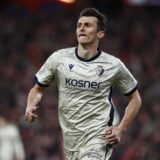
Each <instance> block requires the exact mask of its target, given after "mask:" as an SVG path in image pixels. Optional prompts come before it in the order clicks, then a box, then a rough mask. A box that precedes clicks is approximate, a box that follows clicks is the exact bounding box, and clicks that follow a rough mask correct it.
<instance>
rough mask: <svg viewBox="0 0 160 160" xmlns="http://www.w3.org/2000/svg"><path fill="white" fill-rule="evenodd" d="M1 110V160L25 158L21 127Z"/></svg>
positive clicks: (20, 159)
mask: <svg viewBox="0 0 160 160" xmlns="http://www.w3.org/2000/svg"><path fill="white" fill-rule="evenodd" d="M5 114H6V113H3V111H2V109H1V110H0V160H25V151H24V146H23V142H22V140H21V135H20V132H19V129H18V127H17V126H16V125H14V124H12V123H10V122H9V121H8V120H7V117H6V116H5Z"/></svg>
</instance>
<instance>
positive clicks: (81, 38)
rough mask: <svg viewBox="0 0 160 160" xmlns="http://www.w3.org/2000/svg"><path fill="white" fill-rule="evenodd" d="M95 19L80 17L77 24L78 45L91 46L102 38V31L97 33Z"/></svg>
mask: <svg viewBox="0 0 160 160" xmlns="http://www.w3.org/2000/svg"><path fill="white" fill-rule="evenodd" d="M97 23H98V19H97V18H96V17H85V16H84V17H81V18H80V19H79V20H78V23H77V29H76V34H77V40H78V43H79V44H82V45H83V44H91V43H94V42H95V41H98V40H99V39H101V38H102V37H103V36H104V32H103V31H98V25H97Z"/></svg>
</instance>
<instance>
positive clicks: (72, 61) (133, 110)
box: [25, 8, 141, 160]
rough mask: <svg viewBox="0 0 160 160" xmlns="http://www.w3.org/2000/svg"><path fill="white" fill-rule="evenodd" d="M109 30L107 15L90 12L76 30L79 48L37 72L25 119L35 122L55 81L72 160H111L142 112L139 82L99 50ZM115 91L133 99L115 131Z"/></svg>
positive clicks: (58, 55) (62, 52) (61, 54)
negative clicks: (137, 115)
mask: <svg viewBox="0 0 160 160" xmlns="http://www.w3.org/2000/svg"><path fill="white" fill-rule="evenodd" d="M105 28H106V17H105V16H104V15H103V14H101V13H100V12H99V11H97V10H96V9H94V8H87V9H84V10H83V11H82V12H81V13H80V16H79V19H78V23H77V29H76V34H77V40H78V47H73V48H67V49H62V50H58V51H56V52H55V53H54V54H52V55H51V56H50V57H49V58H48V60H47V61H46V62H45V64H44V65H43V66H42V67H41V69H40V70H39V71H38V72H37V74H36V76H35V79H36V81H37V84H36V85H35V86H34V87H33V88H32V89H31V91H30V93H29V96H28V101H27V108H26V114H25V118H26V120H27V121H29V122H33V121H34V119H35V118H37V117H38V115H37V114H36V113H35V112H36V110H37V108H38V107H37V105H38V103H39V102H40V100H41V97H42V95H43V93H44V91H45V88H46V87H47V86H49V84H50V83H51V82H52V81H55V82H56V83H57V88H58V102H59V121H60V125H61V128H62V131H63V138H64V152H65V157H66V159H67V160H108V159H109V157H110V156H111V153H112V148H113V146H114V145H116V144H117V143H119V142H120V140H121V136H122V134H123V133H124V132H125V131H126V129H127V128H128V127H129V125H130V124H131V122H132V121H133V119H134V117H135V116H136V114H137V112H138V110H139V108H140V106H141V98H140V95H139V92H138V90H137V81H136V80H135V78H134V77H133V76H132V75H131V73H130V72H129V71H128V69H127V68H126V67H125V65H124V64H123V63H122V62H121V61H120V60H119V59H118V58H116V57H114V56H111V55H109V54H107V53H105V52H103V51H101V50H100V49H99V48H98V44H99V41H100V40H101V39H102V38H103V37H104V35H105ZM113 86H116V87H118V88H119V90H120V91H121V92H122V94H124V95H126V96H128V99H129V102H128V105H127V108H126V111H125V114H124V116H123V118H122V120H121V122H120V124H119V125H118V126H117V127H113V126H112V122H113V120H114V118H115V117H114V108H113V104H112V99H111V93H112V87H113Z"/></svg>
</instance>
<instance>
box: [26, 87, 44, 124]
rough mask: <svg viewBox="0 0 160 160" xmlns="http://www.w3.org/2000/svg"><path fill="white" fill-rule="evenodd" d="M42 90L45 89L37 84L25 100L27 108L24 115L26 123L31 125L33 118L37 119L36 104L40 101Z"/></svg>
mask: <svg viewBox="0 0 160 160" xmlns="http://www.w3.org/2000/svg"><path fill="white" fill-rule="evenodd" d="M44 90H45V87H41V86H39V85H37V84H36V85H35V86H34V87H33V88H31V90H30V92H29V95H28V99H27V107H26V113H25V120H26V121H28V122H30V123H31V122H33V121H34V120H35V118H37V117H38V115H37V114H36V110H37V109H38V104H39V102H40V101H41V98H42V96H43V93H44Z"/></svg>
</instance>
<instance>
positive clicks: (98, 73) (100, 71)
mask: <svg viewBox="0 0 160 160" xmlns="http://www.w3.org/2000/svg"><path fill="white" fill-rule="evenodd" d="M96 72H97V75H98V76H101V75H102V74H103V73H104V68H103V66H101V65H99V66H97V69H96Z"/></svg>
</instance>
